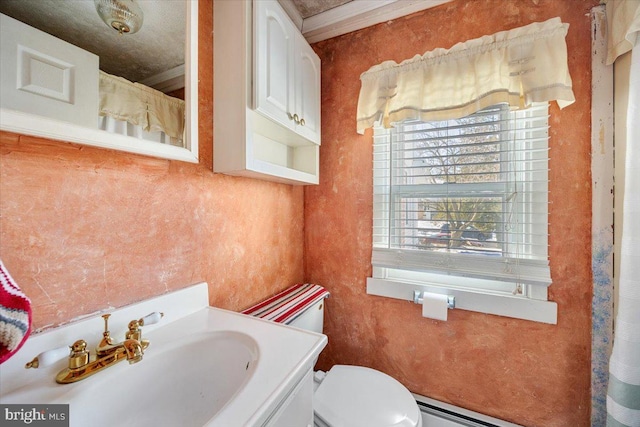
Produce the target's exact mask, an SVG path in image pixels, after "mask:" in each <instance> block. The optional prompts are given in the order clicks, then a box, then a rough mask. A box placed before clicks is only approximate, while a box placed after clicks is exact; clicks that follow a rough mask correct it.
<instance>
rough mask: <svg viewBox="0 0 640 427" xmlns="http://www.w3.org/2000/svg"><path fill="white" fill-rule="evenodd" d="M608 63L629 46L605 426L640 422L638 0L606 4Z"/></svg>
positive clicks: (633, 425) (637, 425)
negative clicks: (614, 311)
mask: <svg viewBox="0 0 640 427" xmlns="http://www.w3.org/2000/svg"><path fill="white" fill-rule="evenodd" d="M606 10H607V24H608V31H607V32H608V37H609V40H608V62H609V63H613V62H614V61H615V59H616V58H617V57H618V56H619V55H621V54H623V53H626V52H627V51H629V50H631V70H630V78H629V105H628V108H627V150H626V161H625V191H624V196H623V197H624V202H623V206H624V207H623V230H622V244H621V254H620V257H621V260H620V280H619V305H618V315H617V317H616V320H615V332H614V343H613V353H612V354H611V358H610V360H609V386H608V391H607V426H608V427H618V426H629V427H640V220H639V218H640V125H639V123H640V1H638V0H609V2H608V3H607V9H606Z"/></svg>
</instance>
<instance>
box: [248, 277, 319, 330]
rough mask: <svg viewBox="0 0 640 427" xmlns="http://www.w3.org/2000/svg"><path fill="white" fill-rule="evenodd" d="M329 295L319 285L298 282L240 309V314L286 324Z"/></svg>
mask: <svg viewBox="0 0 640 427" xmlns="http://www.w3.org/2000/svg"><path fill="white" fill-rule="evenodd" d="M328 296H329V291H327V290H326V289H325V288H323V287H322V286H320V285H314V284H312V283H305V284H302V283H298V284H296V285H294V286H292V287H290V288H288V289H285V290H284V291H282V292H280V293H279V294H277V295H274V296H272V297H271V298H269V299H268V300H266V301H263V302H261V303H258V304H256V305H254V306H253V307H249V308H247V309H246V310H244V311H242V314H248V315H250V316H255V317H260V318H262V319H266V320H272V321H274V322H278V323H284V324H288V323H290V322H291V321H293V320H294V319H295V318H296V317H298V316H299V315H301V314H302V312H303V311H304V309H305V308H306V307H309V306H312V305H313V304H315V303H316V302H318V301H320V300H321V299H323V298H326V297H328Z"/></svg>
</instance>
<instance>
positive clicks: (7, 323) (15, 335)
mask: <svg viewBox="0 0 640 427" xmlns="http://www.w3.org/2000/svg"><path fill="white" fill-rule="evenodd" d="M30 332H31V301H30V300H29V298H28V297H27V296H26V295H25V294H24V293H23V292H22V291H21V290H20V287H18V285H17V284H16V282H15V281H14V280H13V278H12V277H11V275H10V274H9V272H8V271H7V269H6V268H5V266H4V264H3V263H2V261H1V260H0V363H2V362H4V361H5V360H7V359H8V358H10V357H11V356H13V354H14V353H15V352H16V351H18V350H19V349H20V347H22V344H24V342H25V341H26V340H27V337H28V336H29V333H30Z"/></svg>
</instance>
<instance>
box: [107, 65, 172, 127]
mask: <svg viewBox="0 0 640 427" xmlns="http://www.w3.org/2000/svg"><path fill="white" fill-rule="evenodd" d="M99 114H100V115H101V116H108V117H112V118H114V119H117V120H125V121H127V122H129V123H132V124H134V125H137V126H140V127H142V129H143V130H145V131H147V132H164V133H166V134H167V135H169V136H170V137H173V138H176V139H182V138H183V135H182V134H183V132H184V101H183V100H181V99H178V98H174V97H171V96H168V95H165V94H163V93H162V92H160V91H157V90H155V89H152V88H150V87H148V86H145V85H142V84H139V83H132V82H130V81H129V80H126V79H124V78H122V77H116V76H112V75H110V74H107V73H105V72H103V71H100V112H99Z"/></svg>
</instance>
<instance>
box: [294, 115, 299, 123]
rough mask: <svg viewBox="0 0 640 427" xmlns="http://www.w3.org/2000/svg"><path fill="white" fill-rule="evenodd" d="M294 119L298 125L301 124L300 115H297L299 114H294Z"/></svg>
mask: <svg viewBox="0 0 640 427" xmlns="http://www.w3.org/2000/svg"><path fill="white" fill-rule="evenodd" d="M293 121H294V122H296V124H297V125H299V124H300V118H299V117H298V115H297V114H294V115H293Z"/></svg>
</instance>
